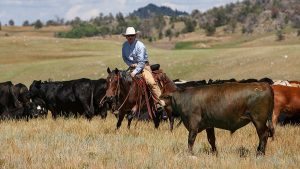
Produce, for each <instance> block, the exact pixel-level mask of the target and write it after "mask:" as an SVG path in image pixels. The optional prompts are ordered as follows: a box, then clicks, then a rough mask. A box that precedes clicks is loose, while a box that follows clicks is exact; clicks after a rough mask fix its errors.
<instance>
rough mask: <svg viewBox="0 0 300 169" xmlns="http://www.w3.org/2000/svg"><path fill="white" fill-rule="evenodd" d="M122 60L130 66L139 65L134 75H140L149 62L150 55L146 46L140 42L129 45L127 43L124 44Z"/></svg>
mask: <svg viewBox="0 0 300 169" xmlns="http://www.w3.org/2000/svg"><path fill="white" fill-rule="evenodd" d="M122 58H123V60H124V62H125V63H126V64H127V65H128V66H130V65H132V64H137V66H136V68H135V69H134V70H133V73H134V74H137V73H140V72H141V71H142V70H143V69H144V67H145V63H146V62H148V54H147V50H146V47H145V45H144V44H143V43H142V42H141V41H138V40H135V41H134V42H133V43H132V44H129V43H128V42H127V41H126V42H124V44H123V47H122Z"/></svg>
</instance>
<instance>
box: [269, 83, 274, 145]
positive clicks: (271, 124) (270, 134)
mask: <svg viewBox="0 0 300 169" xmlns="http://www.w3.org/2000/svg"><path fill="white" fill-rule="evenodd" d="M270 90H271V100H270V102H271V104H270V109H269V115H268V120H267V127H268V132H269V137H272V140H274V133H275V129H274V126H273V123H272V115H273V109H274V92H273V89H272V88H271V87H270Z"/></svg>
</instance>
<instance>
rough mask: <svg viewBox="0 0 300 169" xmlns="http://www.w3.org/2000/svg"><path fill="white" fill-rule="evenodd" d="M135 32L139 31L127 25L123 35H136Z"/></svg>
mask: <svg viewBox="0 0 300 169" xmlns="http://www.w3.org/2000/svg"><path fill="white" fill-rule="evenodd" d="M137 33H140V32H139V31H135V29H134V27H127V28H126V32H125V33H123V34H122V35H123V36H127V35H136V34H137Z"/></svg>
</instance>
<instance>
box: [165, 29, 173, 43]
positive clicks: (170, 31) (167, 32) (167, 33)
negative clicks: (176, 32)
mask: <svg viewBox="0 0 300 169" xmlns="http://www.w3.org/2000/svg"><path fill="white" fill-rule="evenodd" d="M165 35H166V37H169V41H170V40H172V37H173V32H172V30H171V29H167V30H166V32H165Z"/></svg>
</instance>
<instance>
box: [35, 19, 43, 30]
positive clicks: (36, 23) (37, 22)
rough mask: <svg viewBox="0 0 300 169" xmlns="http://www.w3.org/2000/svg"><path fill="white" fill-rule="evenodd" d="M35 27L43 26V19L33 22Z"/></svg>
mask: <svg viewBox="0 0 300 169" xmlns="http://www.w3.org/2000/svg"><path fill="white" fill-rule="evenodd" d="M33 26H34V28H35V29H40V28H42V27H43V23H42V22H41V20H39V19H38V20H37V21H36V22H35V23H34V24H33Z"/></svg>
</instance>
